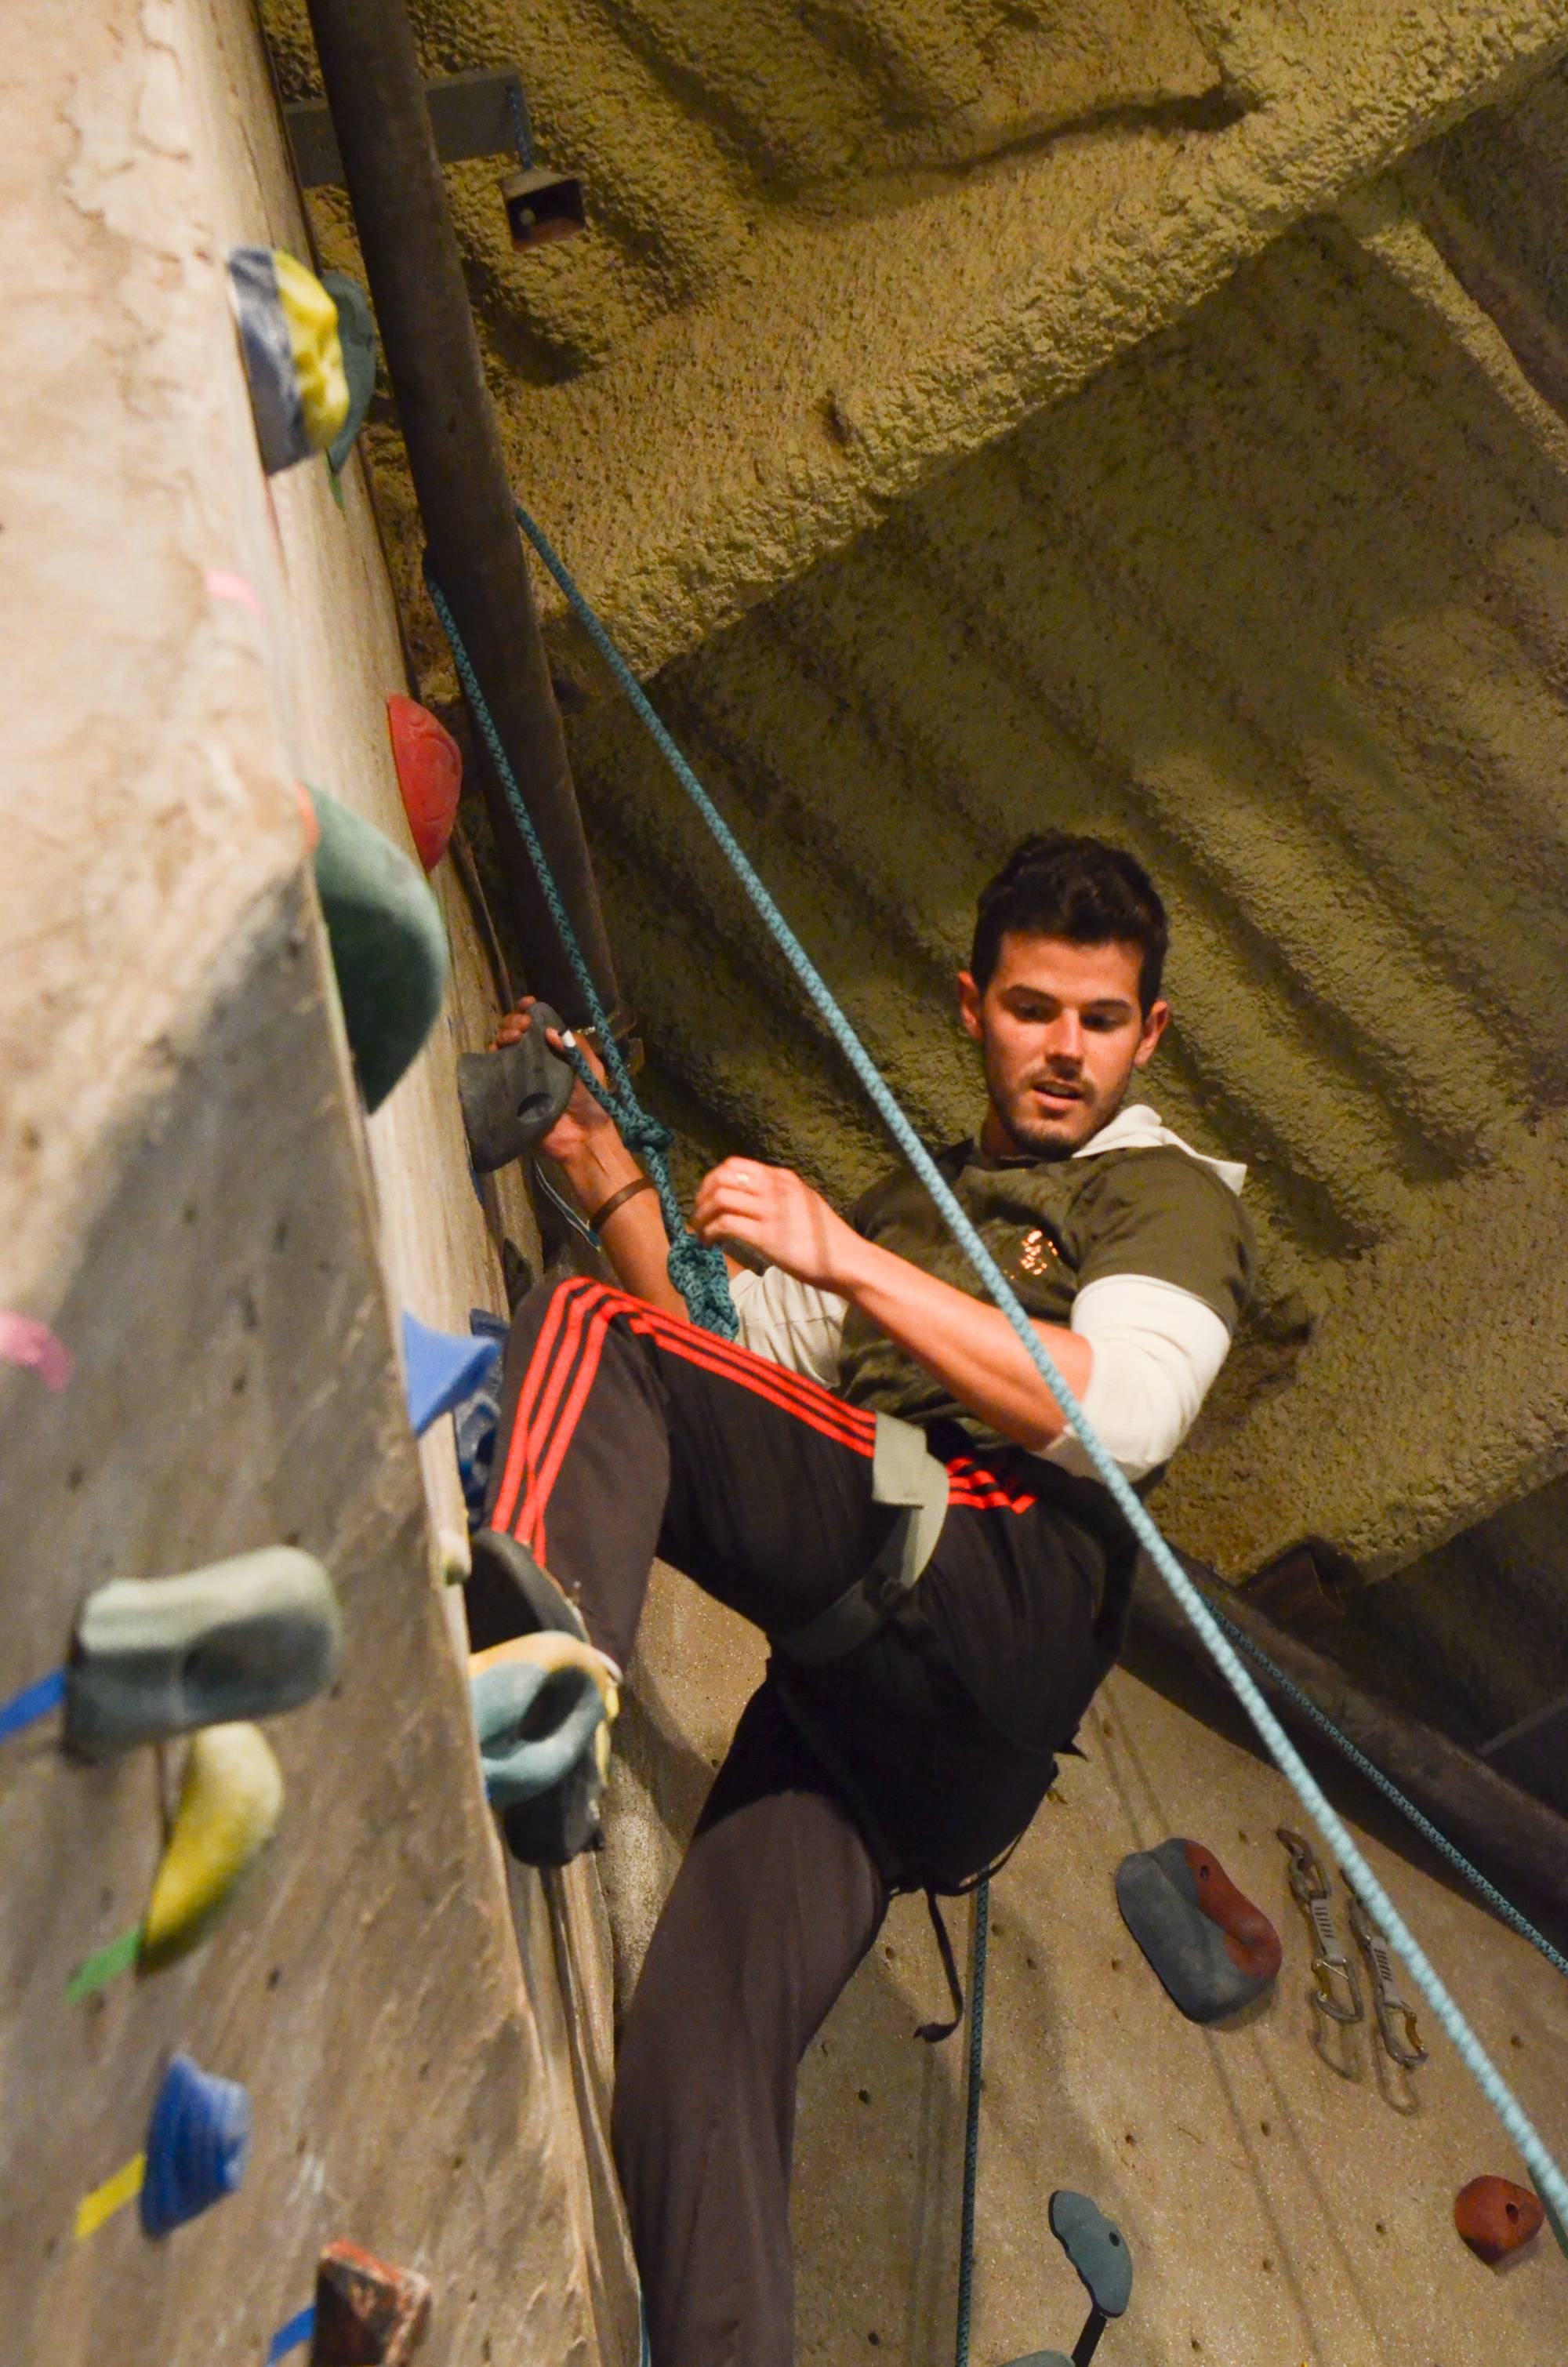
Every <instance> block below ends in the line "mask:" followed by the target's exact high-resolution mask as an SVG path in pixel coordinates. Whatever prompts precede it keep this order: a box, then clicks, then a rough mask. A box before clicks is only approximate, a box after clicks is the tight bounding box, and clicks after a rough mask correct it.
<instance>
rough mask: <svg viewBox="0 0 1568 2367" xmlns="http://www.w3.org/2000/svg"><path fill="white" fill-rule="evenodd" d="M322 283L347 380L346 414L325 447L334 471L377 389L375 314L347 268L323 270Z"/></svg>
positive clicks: (349, 449) (362, 422)
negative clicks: (330, 304) (333, 313)
mask: <svg viewBox="0 0 1568 2367" xmlns="http://www.w3.org/2000/svg"><path fill="white" fill-rule="evenodd" d="M321 285H322V287H323V288H324V289H326V291H327V294H328V295H329V296H330V297H331V298H332V300H333V303H334V304H335V305H336V306H337V334H338V343H339V345H341V346H342V348H343V374H344V378H345V379H347V381H348V416H347V418H346V419H345V420H344V423H343V425H342V426H341V427H340V428H339V429H338V432H337V434H336V435H335V436H333V440H332V442H331V444H330V445H329V446H328V447H327V459H329V460H330V461H331V462H332V465H333V473H334V474H336V473H337V472H338V471H340V470H342V468H343V464H344V461H345V460H346V459H347V458H348V456H349V454H350V452H352V450H353V449H354V444H355V437H356V436H358V434H359V431H360V429H361V428H362V427H363V426H364V425H365V414H366V413H367V411H368V410H369V408H370V398H371V396H372V395H373V394H374V393H375V391H376V316H375V314H374V313H373V312H372V311H371V310H370V299H369V297H368V296H367V294H366V293H365V290H364V289H363V288H361V286H360V285H359V282H358V280H357V279H351V278H350V277H349V276H348V274H347V272H346V271H323V272H322V274H321Z"/></svg>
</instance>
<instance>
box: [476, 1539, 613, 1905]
mask: <svg viewBox="0 0 1568 2367" xmlns="http://www.w3.org/2000/svg"><path fill="white" fill-rule="evenodd" d="M477 1543H478V1540H476V1544H477ZM539 1584H540V1587H541V1588H542V1589H548V1590H549V1591H551V1592H554V1589H553V1587H552V1586H551V1582H550V1580H548V1579H547V1578H546V1577H545V1575H544V1573H543V1572H542V1571H541V1572H539ZM558 1601H559V1602H560V1604H561V1612H560V1614H553V1613H550V1614H549V1615H547V1617H546V1618H545V1619H544V1621H543V1623H542V1624H539V1625H536V1626H535V1627H534V1630H533V1632H532V1633H530V1634H525V1635H521V1636H519V1635H517V1634H515V1633H513V1635H512V1636H511V1637H509V1638H508V1639H507V1640H506V1641H504V1642H501V1643H496V1644H492V1645H491V1646H489V1647H488V1648H486V1649H485V1650H483V1651H480V1652H476V1653H475V1654H474V1656H473V1657H472V1659H470V1660H469V1662H468V1689H469V1693H470V1695H471V1697H472V1700H473V1704H474V1721H475V1724H476V1726H477V1727H478V1728H479V1755H480V1759H481V1761H482V1763H483V1766H484V1772H485V1788H486V1790H487V1792H488V1793H489V1795H490V1798H491V1802H492V1804H493V1805H494V1806H496V1807H498V1808H499V1809H501V1811H502V1830H503V1832H504V1833H505V1835H506V1845H507V1848H508V1849H509V1850H510V1851H511V1852H512V1854H513V1857H515V1858H517V1859H519V1860H521V1862H522V1863H523V1864H525V1865H568V1864H570V1862H571V1860H572V1859H573V1858H574V1857H576V1856H578V1855H579V1854H580V1853H581V1852H582V1851H583V1850H586V1849H595V1848H597V1847H598V1844H599V1838H600V1833H599V1802H600V1799H601V1796H602V1795H603V1793H604V1781H605V1777H606V1775H607V1774H608V1772H609V1764H610V1727H611V1724H612V1722H613V1721H614V1719H615V1714H616V1711H617V1710H618V1708H619V1706H620V1697H619V1693H618V1692H617V1673H618V1672H617V1671H616V1670H614V1669H613V1668H612V1666H611V1664H610V1662H609V1661H608V1660H606V1659H605V1658H604V1654H603V1653H602V1652H597V1651H595V1650H594V1648H593V1647H592V1645H591V1644H590V1643H589V1642H588V1641H587V1640H586V1638H585V1637H583V1636H582V1635H581V1632H577V1631H574V1629H573V1627H572V1626H571V1625H569V1624H568V1622H569V1620H570V1618H572V1617H573V1616H574V1614H571V1613H570V1605H568V1604H566V1602H565V1598H564V1597H559V1598H558ZM544 1607H545V1609H546V1610H547V1613H549V1606H544ZM513 1615H514V1616H522V1617H525V1618H526V1617H529V1616H530V1611H529V1608H528V1606H526V1605H523V1606H521V1608H520V1610H519V1611H518V1612H517V1613H515V1614H513Z"/></svg>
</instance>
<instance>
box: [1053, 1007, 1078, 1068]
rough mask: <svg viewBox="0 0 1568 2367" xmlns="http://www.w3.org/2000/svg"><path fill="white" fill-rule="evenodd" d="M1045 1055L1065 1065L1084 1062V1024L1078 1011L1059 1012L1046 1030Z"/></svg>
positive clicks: (1070, 1065) (1075, 1065)
mask: <svg viewBox="0 0 1568 2367" xmlns="http://www.w3.org/2000/svg"><path fill="white" fill-rule="evenodd" d="M1045 1055H1046V1058H1047V1059H1051V1060H1055V1061H1058V1062H1059V1063H1061V1065H1062V1066H1064V1067H1070V1068H1075V1069H1076V1068H1080V1067H1081V1066H1082V1064H1083V1026H1082V1024H1081V1022H1080V1021H1079V1018H1078V1015H1077V1012H1076V1011H1063V1012H1059V1013H1058V1014H1057V1015H1056V1017H1055V1019H1053V1020H1052V1022H1051V1024H1050V1025H1049V1026H1048V1027H1047V1028H1046V1030H1045Z"/></svg>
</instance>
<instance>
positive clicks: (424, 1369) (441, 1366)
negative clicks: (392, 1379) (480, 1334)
mask: <svg viewBox="0 0 1568 2367" xmlns="http://www.w3.org/2000/svg"><path fill="white" fill-rule="evenodd" d="M500 1354H501V1348H500V1344H499V1342H497V1341H495V1340H491V1339H479V1340H475V1339H465V1338H463V1337H462V1335H461V1334H460V1333H457V1332H453V1331H433V1330H432V1329H431V1327H430V1325H429V1324H428V1323H422V1322H421V1321H420V1319H419V1318H418V1316H417V1315H406V1314H405V1316H404V1317H403V1362H404V1364H405V1365H407V1367H408V1400H409V1420H410V1421H411V1422H412V1425H413V1433H414V1436H415V1437H416V1438H423V1436H424V1433H425V1432H426V1431H427V1430H428V1429H429V1428H430V1426H431V1424H432V1422H435V1421H440V1419H441V1417H442V1415H443V1414H444V1413H451V1412H452V1411H453V1410H454V1409H455V1408H456V1407H457V1406H460V1405H461V1404H462V1402H463V1400H464V1399H465V1398H468V1397H470V1396H472V1394H473V1392H474V1390H475V1389H477V1388H478V1387H479V1384H480V1383H481V1382H482V1381H484V1380H485V1379H486V1378H487V1377H488V1376H489V1374H490V1371H491V1366H492V1365H494V1364H495V1363H496V1361H497V1359H498V1358H499V1356H500Z"/></svg>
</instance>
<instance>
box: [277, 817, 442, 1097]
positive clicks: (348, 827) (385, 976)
mask: <svg viewBox="0 0 1568 2367" xmlns="http://www.w3.org/2000/svg"><path fill="white" fill-rule="evenodd" d="M310 798H311V801H312V803H313V804H314V807H315V810H316V821H317V823H318V825H319V827H320V830H321V837H320V839H319V840H318V842H317V844H316V856H315V862H316V889H317V892H318V894H319V895H320V897H321V913H322V917H323V918H324V920H325V922H326V924H327V935H328V937H329V939H330V940H331V943H332V952H333V970H334V972H335V973H336V977H337V990H338V999H339V1001H340V1002H342V1004H343V1017H344V1026H345V1027H346V1028H347V1030H348V1041H349V1046H350V1048H351V1049H352V1051H353V1054H354V1066H355V1074H356V1075H357V1077H358V1079H359V1090H360V1092H361V1093H363V1094H364V1096H365V1106H366V1108H367V1109H371V1110H374V1109H378V1108H379V1107H380V1105H381V1104H382V1103H383V1102H384V1101H385V1100H386V1098H387V1095H388V1094H389V1093H390V1092H391V1090H392V1087H393V1086H394V1085H395V1084H396V1083H397V1082H398V1080H399V1078H400V1076H401V1075H402V1073H403V1071H404V1070H405V1069H407V1068H408V1067H409V1065H410V1063H411V1062H412V1060H413V1059H414V1057H415V1055H416V1054H417V1053H418V1051H419V1049H420V1048H421V1046H422V1045H423V1042H424V1039H425V1037H426V1036H428V1035H429V1033H430V1031H431V1029H432V1027H434V1025H435V1021H436V1018H437V1016H438V1014H439V1013H440V1010H441V1003H442V999H443V997H444V996H445V994H446V969H447V957H446V929H445V927H444V926H443V924H442V920H441V911H440V907H439V906H438V904H437V903H436V901H435V899H434V896H433V895H432V894H431V892H430V889H428V888H427V887H426V886H425V883H424V881H423V878H421V877H420V874H419V872H418V870H417V869H416V868H415V866H414V865H413V864H412V862H411V861H410V860H409V858H408V856H407V855H404V854H403V853H402V852H401V850H400V848H398V847H396V846H394V845H393V844H392V843H391V841H390V839H389V838H387V837H385V836H383V834H382V832H380V831H378V829H377V828H376V826H375V824H374V823H373V822H367V821H364V820H362V819H361V817H360V816H359V815H358V814H356V813H354V812H351V811H350V810H349V808H348V807H347V806H345V805H340V804H339V802H338V800H337V798H331V797H328V796H327V795H326V793H325V792H324V791H323V790H321V789H312V790H311V791H310Z"/></svg>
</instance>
